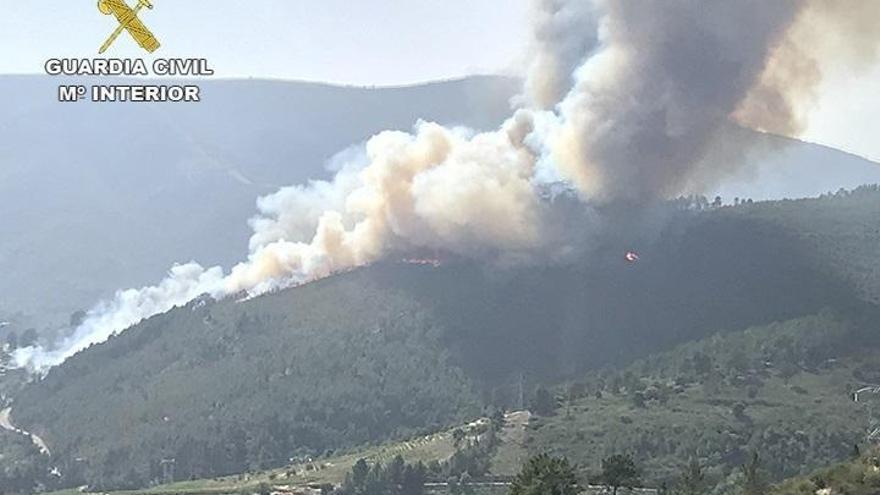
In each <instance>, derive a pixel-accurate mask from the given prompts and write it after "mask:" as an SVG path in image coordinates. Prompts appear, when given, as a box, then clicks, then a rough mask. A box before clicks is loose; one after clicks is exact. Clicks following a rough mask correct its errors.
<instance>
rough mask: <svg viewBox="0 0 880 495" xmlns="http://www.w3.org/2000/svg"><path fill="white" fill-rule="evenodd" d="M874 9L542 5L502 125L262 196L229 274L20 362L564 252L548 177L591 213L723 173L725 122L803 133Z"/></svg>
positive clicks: (184, 284) (117, 313)
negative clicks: (164, 327) (164, 316)
mask: <svg viewBox="0 0 880 495" xmlns="http://www.w3.org/2000/svg"><path fill="white" fill-rule="evenodd" d="M877 5H878V4H877V3H876V2H824V1H822V0H809V1H808V0H779V1H766V0H738V1H730V0H670V1H663V2H661V1H654V0H595V1H587V0H581V1H577V0H537V1H536V3H535V6H534V12H535V16H534V17H535V25H534V32H535V35H534V42H533V44H532V49H531V57H532V62H531V63H530V64H529V68H528V75H527V79H526V82H525V88H524V95H523V97H522V98H521V99H520V100H521V101H522V102H524V103H523V105H524V108H520V109H519V110H517V111H516V112H515V113H514V115H513V116H512V117H511V118H510V119H508V120H507V121H506V122H504V123H503V124H502V125H501V126H500V128H499V129H497V130H495V131H492V132H481V133H478V132H474V131H470V130H467V129H460V128H453V129H450V128H445V127H443V126H440V125H437V124H433V123H428V122H421V123H418V124H417V125H416V126H415V129H414V131H413V132H412V133H404V132H383V133H380V134H378V135H376V136H374V137H373V138H371V139H370V140H369V141H368V142H367V143H366V144H365V145H364V146H363V147H362V149H361V150H360V153H358V154H357V155H358V156H357V157H356V158H354V159H351V160H349V161H348V162H347V163H346V164H344V165H343V166H342V167H341V168H340V169H339V171H338V173H337V174H336V176H335V177H334V179H333V180H331V181H315V182H311V183H309V184H307V185H302V186H293V187H289V188H284V189H282V190H280V191H278V192H277V193H275V194H272V195H269V196H266V197H264V198H261V199H260V200H259V202H258V208H259V215H258V216H257V217H256V218H255V219H254V220H252V223H251V225H252V227H253V230H254V234H253V236H252V238H251V240H250V246H249V247H250V249H249V251H250V254H249V256H248V258H247V260H246V261H244V262H242V263H240V264H239V265H237V266H235V267H233V268H232V270H231V272H230V273H229V274H227V275H224V274H223V272H222V270H221V269H220V268H211V269H203V268H202V267H201V266H199V265H196V264H188V265H183V266H178V267H175V268H174V269H172V272H171V274H170V276H169V277H168V279H166V280H165V281H163V282H162V283H160V284H159V285H158V286H155V287H148V288H144V289H140V290H128V291H122V292H119V293H118V294H117V295H116V297H115V298H114V299H113V300H112V301H110V302H108V303H103V304H100V305H98V306H97V307H96V308H95V309H93V310H92V311H91V312H90V313H89V315H88V317H87V319H86V320H85V321H84V323H83V324H82V325H81V326H80V327H78V328H77V329H75V331H74V332H73V334H72V336H71V337H70V338H68V339H66V340H65V341H64V342H61V343H60V345H59V346H58V347H57V349H56V350H52V351H47V350H44V349H41V348H36V349H35V348H28V349H23V350H20V351H19V352H18V354H17V355H16V358H17V360H18V362H19V363H20V364H21V365H28V366H31V367H34V368H38V369H39V368H45V367H48V366H53V365H55V364H58V363H60V362H61V361H63V360H64V359H66V358H67V357H69V356H70V355H72V354H73V353H75V352H77V351H79V350H81V349H83V348H85V347H87V346H88V345H91V344H93V343H96V342H101V341H103V340H105V339H106V338H108V336H110V335H112V334H113V333H115V332H119V331H121V330H124V329H125V328H127V327H128V326H130V325H132V324H134V323H136V322H137V321H140V320H141V319H143V318H145V317H148V316H150V315H153V314H157V313H159V312H163V311H167V310H168V309H170V308H172V307H174V306H176V305H181V304H183V303H185V302H187V301H189V300H192V299H193V298H195V297H197V296H199V295H201V294H209V295H211V296H213V297H224V296H230V295H233V294H239V293H246V294H250V295H255V294H260V293H263V292H265V291H267V290H271V289H275V288H279V287H285V286H290V285H295V284H298V283H303V282H307V281H310V280H314V279H317V278H320V277H324V276H327V275H330V274H332V273H335V272H339V271H341V270H346V269H349V268H352V267H356V266H361V265H365V264H369V263H371V262H374V261H377V260H380V259H382V258H384V257H386V256H389V255H391V254H395V253H399V254H405V253H407V252H413V251H419V250H423V249H437V250H442V251H444V252H448V253H454V254H456V255H459V256H463V257H470V258H479V259H487V260H493V261H494V262H501V263H516V262H522V261H527V260H534V259H536V258H539V259H541V260H558V259H564V258H565V255H566V253H570V252H572V250H576V249H577V248H578V247H579V243H582V242H583V236H582V235H581V233H582V232H584V231H589V229H590V228H591V225H594V223H591V222H581V221H578V222H569V223H568V224H566V223H565V222H564V218H563V217H560V215H559V211H558V210H559V208H557V206H556V202H555V200H554V199H553V195H552V194H547V193H546V191H547V190H548V189H550V188H548V183H549V182H552V181H555V180H559V179H562V180H563V181H564V184H567V186H565V187H569V188H573V189H574V190H576V191H577V193H578V194H577V196H578V197H579V198H580V200H582V201H584V204H588V203H603V202H621V201H622V202H627V203H635V204H638V203H640V202H643V201H645V200H646V199H647V200H653V199H662V198H664V197H668V196H670V195H674V194H678V193H680V192H682V190H683V189H684V188H685V187H689V186H690V185H692V184H693V182H694V180H695V177H700V178H701V180H705V178H707V177H710V178H711V177H712V176H713V175H720V174H722V173H723V172H724V170H723V169H724V168H725V167H730V166H733V165H734V164H733V163H714V164H711V168H709V169H707V165H706V164H705V162H704V161H703V160H702V158H703V157H704V155H705V154H706V152H707V149H708V148H709V147H710V146H711V144H712V142H713V140H715V139H717V138H718V136H719V133H721V132H722V130H723V129H724V127H725V126H726V125H729V123H730V122H731V121H735V122H738V123H740V124H743V125H748V126H752V127H755V128H758V129H762V130H770V131H777V132H795V131H797V130H799V129H800V128H801V127H802V121H803V117H804V116H805V115H806V112H805V111H804V110H803V109H804V108H808V107H809V103H810V101H811V99H812V98H813V96H814V94H813V93H814V92H815V88H816V87H817V84H818V83H819V82H820V81H821V73H822V72H821V71H822V67H823V62H824V60H823V59H822V58H823V57H825V58H827V57H831V56H835V58H836V60H838V61H840V62H841V63H842V62H855V63H864V62H865V61H867V60H872V59H873V58H874V57H875V56H876V52H877V43H876V41H877V34H876V33H877V30H876V29H874V24H873V21H876V20H877V19H878V18H880V16H878V12H877V10H878V8H880V7H877ZM817 31H820V32H821V34H822V36H817V35H816V33H817ZM807 54H809V55H810V56H806V55H807ZM565 187H563V189H564V188H565ZM585 209H586V208H585ZM587 218H589V215H588V216H587ZM593 235H600V234H598V233H593Z"/></svg>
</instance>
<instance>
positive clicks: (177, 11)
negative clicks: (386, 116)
mask: <svg viewBox="0 0 880 495" xmlns="http://www.w3.org/2000/svg"><path fill="white" fill-rule="evenodd" d="M153 2H154V3H155V5H156V8H155V9H154V10H152V11H146V12H144V13H143V14H142V15H141V18H142V19H143V20H144V22H145V23H146V24H147V26H148V27H149V28H150V29H151V30H153V31H154V33H155V34H156V36H157V37H158V38H159V40H160V41H161V42H162V44H163V47H162V49H161V50H160V51H159V52H157V54H156V55H157V56H162V57H200V58H208V59H209V60H210V62H211V65H212V66H213V68H214V69H215V70H216V72H217V75H219V76H225V77H248V76H252V77H269V78H280V79H304V80H312V81H326V82H336V83H346V84H356V85H394V84H407V83H413V82H420V81H427V80H435V79H444V78H451V77H458V76H463V75H467V74H474V73H498V72H508V73H522V64H523V56H522V54H523V52H524V51H525V46H526V43H527V41H528V35H529V32H528V0H262V1H260V2H251V1H243V0H186V1H183V0H175V1H170V0H153ZM129 3H130V4H132V5H133V4H134V0H129ZM96 4H97V2H96V0H64V1H33V0H0V6H2V7H3V8H2V11H0V12H2V16H0V47H3V48H2V49H0V50H2V52H0V54H2V57H0V74H3V73H7V74H8V73H19V74H20V73H30V74H33V73H41V72H42V71H43V64H44V62H45V60H46V59H48V58H52V57H77V58H83V57H94V56H97V49H98V47H99V46H100V45H101V43H103V41H104V39H105V38H106V37H107V36H108V35H109V34H110V33H111V32H112V31H113V29H114V28H115V27H116V25H117V23H116V20H115V19H113V18H112V16H103V15H101V14H100V13H99V12H98V10H97V6H96ZM106 55H107V56H112V57H143V56H144V55H145V54H144V52H142V51H140V50H139V49H138V48H137V47H136V45H135V44H134V42H133V41H132V40H131V38H130V37H129V36H127V35H123V36H121V37H120V39H119V40H118V41H117V42H116V44H115V45H114V46H113V47H112V48H111V50H110V51H109V52H108V53H107V54H106ZM144 58H149V57H144ZM878 88H880V69H877V68H875V70H873V71H872V72H868V73H863V74H852V73H839V74H836V75H833V76H832V77H830V78H829V79H828V80H827V81H826V83H825V85H824V88H823V91H822V98H821V101H820V103H819V106H818V107H817V109H816V111H815V112H814V114H813V118H812V119H811V127H810V129H809V130H808V131H807V133H806V134H805V136H804V137H805V138H807V139H809V140H813V141H818V142H822V143H825V144H829V145H833V146H837V147H840V148H843V149H846V150H848V151H851V152H854V153H857V154H861V155H863V156H867V157H869V158H873V159H880V139H878V138H877V137H876V135H877V129H878V125H877V124H876V121H877V115H880V96H878V94H880V91H878Z"/></svg>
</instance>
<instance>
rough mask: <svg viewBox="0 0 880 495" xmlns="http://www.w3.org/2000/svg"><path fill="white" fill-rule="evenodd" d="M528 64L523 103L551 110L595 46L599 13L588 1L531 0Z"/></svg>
mask: <svg viewBox="0 0 880 495" xmlns="http://www.w3.org/2000/svg"><path fill="white" fill-rule="evenodd" d="M531 18H532V22H533V28H532V30H533V40H532V46H531V47H530V50H531V53H530V59H531V64H530V66H529V68H528V76H527V78H526V84H525V95H524V96H525V102H526V104H528V105H530V106H531V107H533V108H537V109H541V110H549V109H552V108H553V107H554V106H555V105H556V104H557V103H559V101H560V100H562V98H563V97H565V95H566V94H567V93H568V91H569V90H570V89H571V85H572V83H573V82H574V71H575V69H577V68H578V67H579V66H580V65H581V64H583V63H584V61H585V60H586V59H587V57H588V56H589V54H590V52H592V51H593V50H594V49H595V48H596V46H597V45H598V43H599V38H598V36H599V33H598V29H597V27H598V26H597V22H598V20H599V14H598V11H597V9H596V6H595V5H594V4H593V3H592V2H588V1H584V2H572V1H569V0H535V1H533V2H532V12H531Z"/></svg>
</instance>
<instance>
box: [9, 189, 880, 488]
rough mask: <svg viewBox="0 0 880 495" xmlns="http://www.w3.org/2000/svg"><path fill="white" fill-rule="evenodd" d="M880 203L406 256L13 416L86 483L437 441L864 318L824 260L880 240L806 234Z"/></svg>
mask: <svg viewBox="0 0 880 495" xmlns="http://www.w3.org/2000/svg"><path fill="white" fill-rule="evenodd" d="M878 196H880V191H875V190H869V189H865V190H862V191H860V192H859V193H857V194H853V195H851V196H849V197H847V198H825V199H821V200H811V201H808V202H783V203H762V204H752V205H746V206H740V207H736V208H733V207H729V208H723V209H720V210H714V211H708V212H693V211H682V212H677V213H674V212H673V213H667V214H671V215H672V218H670V219H669V220H667V222H666V223H665V224H664V225H665V227H663V228H662V229H660V231H659V233H658V234H656V237H655V235H654V234H651V235H647V234H645V233H644V232H643V231H642V227H643V226H644V222H643V221H641V220H631V221H629V222H627V223H626V225H616V229H617V234H616V235H615V236H611V235H609V236H607V237H605V241H604V243H603V244H602V245H600V246H597V247H596V248H595V249H594V250H591V251H590V252H589V253H588V254H586V255H585V257H583V258H581V259H580V260H579V261H578V262H576V263H574V264H571V265H565V266H553V265H549V266H540V265H539V266H525V267H519V268H506V269H501V268H499V267H493V266H492V265H491V264H476V263H473V262H468V261H465V260H455V259H449V260H446V261H445V262H443V264H442V265H441V266H440V267H437V268H434V267H432V266H431V265H423V266H413V265H409V264H405V263H393V262H386V263H380V264H376V265H373V266H371V267H367V268H362V269H358V270H354V271H352V272H349V273H344V274H340V275H337V276H334V277H330V278H328V279H325V280H322V281H319V282H316V283H313V284H308V285H305V286H302V287H298V288H294V289H289V290H285V291H282V292H278V293H276V294H271V295H267V296H263V297H259V298H255V299H252V300H248V301H243V302H237V301H234V300H225V301H220V302H210V301H205V300H200V301H195V302H193V303H191V304H189V305H187V306H186V307H183V308H178V309H175V310H173V311H171V312H169V313H167V314H164V315H159V316H156V317H153V318H151V319H149V320H147V321H145V322H143V323H141V324H139V325H136V326H135V327H133V328H132V329H130V330H128V331H126V332H124V333H122V334H121V335H119V336H117V337H114V338H112V339H110V340H109V341H108V342H106V343H104V344H101V345H97V346H94V347H92V348H91V349H88V350H86V351H84V352H82V353H80V354H78V355H77V356H75V357H73V358H71V359H70V360H68V361H67V362H65V363H64V364H62V365H61V366H59V367H57V368H55V369H53V370H52V371H50V373H49V374H48V376H47V377H46V378H45V379H43V380H40V381H38V382H36V383H34V384H32V385H31V386H29V387H27V388H26V389H25V390H24V391H23V392H22V393H21V394H20V395H18V396H17V397H16V402H15V405H14V408H13V416H14V419H15V421H16V423H17V424H20V425H21V426H22V427H24V428H26V429H27V430H29V431H33V432H35V433H37V434H39V435H40V436H41V437H43V438H44V439H45V440H46V441H47V442H48V443H49V445H50V447H51V448H52V451H53V453H57V455H58V459H59V462H60V463H62V464H63V467H64V469H65V472H66V473H68V475H67V476H69V478H67V479H66V480H65V482H66V483H67V484H69V485H74V484H77V483H81V482H83V481H89V482H90V483H98V482H101V481H102V482H103V483H105V484H106V485H107V486H136V485H143V484H145V483H147V482H149V481H150V480H154V479H157V477H158V476H160V472H159V466H158V464H157V463H158V462H159V461H160V460H161V459H163V458H167V457H174V458H175V459H177V471H176V472H175V473H176V475H177V476H178V477H180V478H181V479H182V478H188V477H190V476H203V477H204V476H214V475H217V474H226V473H233V472H240V471H242V470H244V469H247V468H256V467H266V466H272V465H281V464H283V463H284V462H285V460H286V459H287V458H288V457H290V456H293V455H296V454H298V453H309V454H320V453H322V452H324V451H325V450H327V449H338V448H347V447H352V446H355V445H358V444H363V443H365V442H373V441H379V440H382V439H386V438H389V437H395V436H399V435H404V434H407V433H412V432H414V431H420V430H422V429H428V430H433V429H436V428H439V427H440V426H442V425H446V424H450V423H452V422H456V421H460V420H461V419H463V418H466V417H468V416H471V415H474V414H476V413H478V412H479V410H480V406H482V405H490V404H491V405H498V406H511V405H515V404H516V403H517V386H518V384H519V383H520V379H521V376H523V375H525V376H526V377H527V387H531V386H532V385H533V384H534V383H535V382H536V381H544V382H548V383H555V382H558V381H559V380H561V379H564V378H566V377H576V376H581V374H582V373H584V372H585V371H589V370H591V369H597V368H602V367H620V366H625V365H627V364H628V363H630V362H631V361H632V360H634V359H637V358H642V357H645V356H648V355H650V354H653V353H655V352H657V351H658V350H662V349H671V348H673V347H674V346H676V345H679V344H681V343H683V342H687V341H690V340H694V339H700V338H703V337H705V336H706V335H710V334H712V333H715V332H717V331H737V330H741V329H744V328H747V327H750V326H755V325H766V324H769V323H772V322H774V321H782V320H788V319H791V318H796V317H800V316H803V315H811V314H816V313H818V312H820V311H821V310H822V309H823V308H830V309H831V310H833V311H847V310H848V308H851V307H852V306H853V305H854V304H861V303H858V302H857V298H856V291H855V289H854V288H852V289H851V282H849V281H848V279H847V278H846V274H845V273H841V272H840V269H839V267H838V266H837V265H835V264H834V263H826V262H825V261H824V260H826V259H832V258H833V254H834V253H838V252H840V246H839V245H838V243H837V240H838V239H840V240H842V241H847V242H846V243H844V246H846V249H858V248H859V246H861V252H857V253H855V255H857V257H858V259H870V257H871V253H873V246H876V245H877V240H878V232H880V230H878V229H876V228H869V229H864V230H859V231H857V232H852V234H853V235H854V236H856V237H858V238H860V239H862V242H856V243H853V244H849V243H848V240H849V239H850V237H848V236H842V237H836V236H832V235H821V236H819V237H817V239H820V240H821V242H820V243H819V246H818V247H819V248H820V249H812V248H811V249H810V250H804V249H802V248H803V247H804V245H803V243H802V241H799V240H798V239H799V237H798V236H802V235H806V234H808V233H811V232H813V233H820V234H827V233H828V232H827V229H844V230H845V229H846V228H847V226H853V225H855V226H858V225H873V226H876V225H877V222H878V221H880V219H878V218H877V216H876V215H874V214H873V211H871V210H868V209H865V208H855V207H854V206H853V205H855V204H859V203H858V202H859V201H860V202H861V203H860V204H863V205H868V204H872V203H871V202H875V201H877V198H878ZM849 201H853V202H857V203H852V204H851V203H849ZM841 202H843V204H844V205H850V206H853V208H855V209H852V208H849V207H838V206H839V205H840V204H841ZM815 211H820V212H822V214H823V215H826V216H827V218H828V222H819V223H816V225H815V226H813V227H811V230H810V231H808V232H804V231H802V230H800V228H799V227H798V225H800V224H798V223H797V222H796V221H795V219H796V218H799V217H800V216H801V215H811V214H812V215H814V214H815ZM625 216H629V215H625ZM647 216H648V217H653V215H647ZM823 229H825V230H824V231H823ZM835 231H836V230H835ZM634 244H635V245H638V247H639V249H640V250H641V252H642V255H643V256H642V261H641V262H639V263H637V264H635V265H631V264H628V263H625V262H624V261H623V260H622V259H621V258H622V253H623V252H624V250H625V249H626V248H628V247H630V246H632V245H634ZM814 253H815V256H820V255H821V256H822V257H820V258H817V257H815V256H814ZM850 255H853V253H850ZM77 458H79V459H86V461H83V462H74V460H75V459H77Z"/></svg>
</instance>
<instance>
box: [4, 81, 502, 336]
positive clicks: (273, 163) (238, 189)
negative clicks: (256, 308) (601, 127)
mask: <svg viewBox="0 0 880 495" xmlns="http://www.w3.org/2000/svg"><path fill="white" fill-rule="evenodd" d="M60 82H63V81H61V80H57V79H50V78H47V77H13V76H0V92H2V94H3V95H4V109H3V112H2V114H0V272H2V273H3V276H2V277H0V321H2V316H3V314H4V313H7V314H8V313H15V312H18V311H22V312H24V313H26V314H29V315H36V316H37V320H36V323H39V324H45V323H47V322H55V323H57V322H67V318H68V315H69V314H70V313H72V312H73V311H76V310H78V309H88V308H90V307H91V306H92V305H93V304H94V303H96V302H97V301H98V300H99V299H100V298H103V297H107V296H109V295H112V293H113V291H114V290H116V289H119V288H124V287H134V286H141V285H145V284H148V283H153V282H155V281H157V280H158V279H160V278H162V276H163V274H164V273H165V271H166V270H167V269H168V268H169V267H170V266H171V264H173V263H174V262H181V261H182V262H186V261H189V260H198V261H200V262H202V263H204V264H207V265H211V264H222V265H225V266H230V265H232V264H233V263H235V262H237V261H240V260H241V258H242V257H243V256H244V254H245V253H246V249H247V239H248V237H249V234H250V231H249V228H248V226H247V219H248V218H250V217H251V216H252V215H253V214H254V213H255V212H256V208H255V202H256V198H257V197H259V196H260V195H263V194H266V193H269V192H272V191H274V190H276V189H277V188H278V187H280V186H284V185H290V184H296V183H303V182H305V181H307V180H308V179H320V178H327V177H328V176H329V175H330V172H328V171H327V170H326V169H325V166H324V165H325V163H326V161H327V160H328V159H329V158H330V157H332V156H333V155H334V154H335V153H337V152H340V151H342V150H344V149H346V148H347V147H349V146H351V145H353V144H356V143H360V142H363V141H364V140H366V139H367V138H369V137H370V136H371V135H373V134H375V133H377V132H379V131H382V130H385V129H401V130H407V129H410V128H411V127H412V125H413V124H414V123H415V122H416V121H417V120H418V119H420V118H421V119H429V120H435V121H438V122H441V123H445V124H450V125H469V126H473V127H477V128H490V127H493V126H495V125H497V124H498V123H499V122H501V121H502V120H503V118H504V117H505V116H506V115H507V114H508V113H509V104H508V98H509V97H510V96H511V95H512V94H514V92H515V87H516V82H515V81H513V80H509V79H504V78H491V77H475V78H470V79H466V80H460V81H448V82H440V83H435V84H426V85H422V86H415V87H404V88H393V89H366V88H349V87H335V86H328V85H322V84H312V83H296V82H270V81H255V80H241V81H203V82H200V84H201V86H202V90H203V102H201V103H199V104H197V105H195V104H194V105H178V104H166V105H150V104H105V105H98V104H90V103H82V104H61V103H57V102H55V100H56V93H57V85H58V84H59V83H60ZM7 103H8V105H7Z"/></svg>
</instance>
